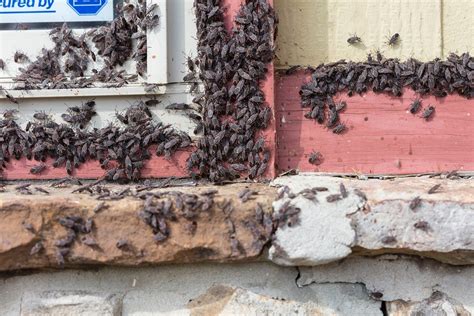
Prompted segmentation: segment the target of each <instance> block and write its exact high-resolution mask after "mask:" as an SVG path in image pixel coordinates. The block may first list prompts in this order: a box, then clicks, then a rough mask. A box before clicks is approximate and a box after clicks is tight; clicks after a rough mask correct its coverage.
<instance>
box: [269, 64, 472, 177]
mask: <svg viewBox="0 0 474 316" xmlns="http://www.w3.org/2000/svg"><path fill="white" fill-rule="evenodd" d="M275 80H276V86H275V88H276V104H275V107H276V121H277V135H278V143H277V169H278V171H279V172H283V171H286V170H289V169H299V170H300V171H318V172H334V173H364V174H408V173H427V172H445V171H452V170H459V171H474V100H467V99H465V98H463V97H460V96H459V95H450V96H448V97H446V98H443V99H437V98H435V97H426V98H423V106H424V107H425V106H428V105H429V104H432V105H434V106H436V112H435V115H434V117H433V119H432V120H431V121H428V122H427V121H425V120H423V119H421V118H420V117H419V115H420V114H417V115H412V114H410V113H409V112H407V109H408V108H409V105H410V103H411V102H412V101H413V100H414V99H415V97H416V96H415V93H414V91H412V90H407V91H405V93H404V95H403V97H402V98H395V97H391V96H389V95H385V94H375V93H372V92H371V93H367V94H365V95H363V96H359V95H356V96H353V97H349V96H347V94H340V95H338V96H336V97H335V99H336V100H344V101H346V102H347V109H346V110H345V112H343V113H341V115H340V117H341V121H342V122H343V123H345V124H346V125H347V126H348V128H349V130H348V131H347V132H346V133H345V134H343V135H335V134H333V133H332V132H331V131H330V130H327V129H326V128H325V127H324V126H322V125H319V124H318V123H316V122H315V121H313V120H308V119H306V118H305V117H304V114H305V113H306V112H307V111H308V109H302V108H301V105H300V100H301V99H300V96H299V90H300V88H301V85H302V84H303V82H305V81H306V80H309V76H308V75H307V74H304V73H303V72H300V73H298V74H295V75H292V76H285V75H280V74H278V75H277V76H276V79H275ZM313 150H315V151H319V152H320V153H321V154H322V155H323V156H324V160H323V163H322V164H320V165H319V166H314V165H312V164H310V163H309V162H308V155H309V154H310V153H311V152H312V151H313Z"/></svg>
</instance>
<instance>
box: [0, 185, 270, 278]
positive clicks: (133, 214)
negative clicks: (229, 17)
mask: <svg viewBox="0 0 474 316" xmlns="http://www.w3.org/2000/svg"><path fill="white" fill-rule="evenodd" d="M252 186H253V189H254V190H256V191H258V195H255V196H254V197H253V198H252V199H250V200H249V201H247V202H246V203H242V202H241V201H240V199H239V198H238V193H239V192H240V191H241V190H243V189H244V188H245V187H246V184H235V185H228V186H220V187H217V188H218V190H219V193H218V194H217V195H216V197H215V199H214V201H215V203H214V205H213V207H212V208H211V210H210V211H207V212H203V213H202V214H201V215H200V216H199V217H198V218H197V219H196V220H195V222H196V227H197V228H196V231H195V234H194V235H193V234H192V233H190V231H189V230H188V229H187V226H188V225H189V224H190V221H188V220H186V219H184V218H183V217H180V216H178V219H177V220H176V221H169V222H168V224H169V228H170V231H171V234H170V237H169V238H168V239H167V240H165V241H164V242H161V243H157V242H155V241H154V239H153V233H152V229H151V228H150V227H149V226H148V225H147V224H146V223H145V222H144V221H143V220H142V219H141V218H140V217H139V216H138V215H139V212H140V210H141V209H142V205H143V201H142V200H139V199H136V198H131V197H130V198H125V199H122V200H119V201H107V202H106V204H107V205H108V208H107V209H103V210H102V211H100V212H98V213H94V211H93V209H94V208H95V206H96V205H97V204H98V203H99V202H100V201H98V200H96V198H95V197H92V196H89V195H86V194H71V193H70V192H71V191H72V190H73V189H71V188H69V189H62V190H53V189H51V188H49V187H47V189H48V190H50V191H51V194H50V195H49V196H45V195H33V196H31V195H30V196H23V195H18V194H16V193H15V190H14V189H13V187H14V186H11V187H10V186H9V187H7V189H8V192H7V193H0V271H6V270H16V269H25V268H46V267H58V263H57V260H56V252H57V247H56V246H55V242H56V241H57V240H59V239H61V238H64V237H65V236H66V230H65V228H64V227H63V226H61V225H60V224H59V221H58V219H59V217H64V216H66V215H78V216H81V217H82V218H84V219H86V218H91V219H93V231H92V233H90V234H89V235H90V236H91V237H93V238H94V239H95V240H96V241H97V243H98V245H97V246H96V247H89V246H86V245H85V244H83V243H82V242H81V241H80V239H79V238H77V239H78V240H76V241H74V243H73V245H72V247H71V251H70V253H69V255H67V256H66V263H65V266H66V267H71V266H79V265H98V264H107V265H129V266H136V265H140V264H157V263H170V262H198V261H235V260H243V259H250V258H255V257H257V256H258V255H259V254H260V253H261V251H262V249H263V246H264V243H265V240H263V241H262V240H259V239H258V237H259V236H255V229H259V230H261V231H263V230H264V229H263V226H261V223H259V222H258V221H257V219H256V216H255V207H256V203H257V202H258V203H261V205H262V206H263V208H264V211H265V212H271V201H273V200H274V191H275V190H274V189H273V188H270V187H268V186H266V185H252ZM109 188H110V189H111V190H117V191H121V190H123V187H120V186H117V187H114V186H109ZM215 188H216V187H213V189H215ZM209 189H210V188H209V187H205V186H204V187H199V188H192V187H185V188H179V187H177V188H168V189H161V190H162V191H163V190H164V191H183V192H186V193H197V192H202V191H206V190H209ZM228 200H230V201H231V203H232V205H233V208H234V210H233V211H232V212H231V214H230V215H229V216H227V215H226V214H224V211H223V208H222V206H223V204H224V202H225V201H228ZM229 222H232V223H233V225H234V228H235V239H236V240H237V241H238V247H234V248H233V247H232V244H231V242H232V241H231V232H230V229H231V228H230V227H229V225H230V224H229ZM248 223H253V224H252V225H247V224H248ZM251 226H252V227H256V228H255V229H254V231H253V232H252V231H251V230H250V229H249V228H248V227H251ZM28 227H29V228H28ZM267 237H268V238H269V237H270V236H267ZM121 239H123V240H126V241H127V242H128V246H127V247H126V248H125V249H122V250H121V249H118V248H117V246H116V244H117V242H118V241H119V240H121ZM39 241H41V242H42V243H43V246H44V249H42V250H41V251H40V252H39V253H37V254H35V255H30V251H31V249H32V248H33V247H34V246H35V244H36V243H38V242H39ZM236 249H237V250H236Z"/></svg>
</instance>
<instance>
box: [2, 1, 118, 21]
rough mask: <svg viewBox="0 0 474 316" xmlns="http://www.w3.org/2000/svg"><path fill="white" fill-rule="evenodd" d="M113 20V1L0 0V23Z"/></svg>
mask: <svg viewBox="0 0 474 316" xmlns="http://www.w3.org/2000/svg"><path fill="white" fill-rule="evenodd" d="M113 19H114V0H0V24H4V23H57V22H104V21H112V20H113Z"/></svg>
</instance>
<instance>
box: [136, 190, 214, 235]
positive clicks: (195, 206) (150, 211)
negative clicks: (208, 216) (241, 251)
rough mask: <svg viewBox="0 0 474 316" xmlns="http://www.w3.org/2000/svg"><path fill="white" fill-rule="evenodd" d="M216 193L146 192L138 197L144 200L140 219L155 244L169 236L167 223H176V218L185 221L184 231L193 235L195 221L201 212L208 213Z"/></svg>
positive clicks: (195, 226)
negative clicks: (150, 229)
mask: <svg viewBox="0 0 474 316" xmlns="http://www.w3.org/2000/svg"><path fill="white" fill-rule="evenodd" d="M216 193H217V191H215V190H212V191H208V192H203V193H202V194H199V195H198V194H188V193H183V192H179V191H172V192H146V193H144V194H141V195H140V198H142V199H144V200H145V202H144V203H143V210H142V211H141V212H140V214H139V215H140V217H141V218H142V219H143V220H144V221H145V223H147V224H148V225H149V226H150V227H151V228H152V229H153V234H154V240H155V241H156V242H163V241H165V240H166V239H167V238H168V237H169V235H170V229H169V225H168V221H177V220H178V216H179V217H181V218H184V219H185V220H186V221H187V224H186V225H185V228H186V231H187V232H188V233H189V234H191V235H194V234H195V232H196V229H197V224H196V221H195V220H196V219H197V218H198V217H199V216H200V215H201V214H202V213H203V212H210V211H211V209H212V207H213V205H214V196H215V194H216Z"/></svg>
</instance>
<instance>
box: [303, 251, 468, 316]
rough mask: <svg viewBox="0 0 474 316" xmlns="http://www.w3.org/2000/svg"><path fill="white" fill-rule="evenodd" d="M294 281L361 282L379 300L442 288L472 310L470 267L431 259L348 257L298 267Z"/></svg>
mask: <svg viewBox="0 0 474 316" xmlns="http://www.w3.org/2000/svg"><path fill="white" fill-rule="evenodd" d="M300 273H301V276H300V278H299V279H298V285H300V286H303V287H304V286H308V285H310V286H311V285H312V284H313V283H314V284H320V283H325V282H344V283H361V284H364V285H365V287H366V289H367V291H368V292H369V293H370V294H371V295H372V297H374V298H378V299H380V300H383V301H389V302H390V301H397V300H403V301H406V302H420V301H423V300H425V299H428V298H430V297H431V296H432V295H433V293H434V292H442V293H445V294H446V295H447V296H449V297H450V298H452V299H453V300H456V301H458V302H461V303H462V304H463V305H464V307H465V308H466V309H467V310H468V311H469V312H471V313H473V312H474V287H473V286H472V285H473V284H474V267H472V266H463V267H461V266H457V267H456V266H451V265H447V264H440V263H438V262H436V261H434V260H431V259H420V258H416V257H403V256H395V255H385V256H382V257H379V258H349V259H345V260H344V261H342V262H337V263H332V264H329V265H325V266H317V267H302V268H300Z"/></svg>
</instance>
